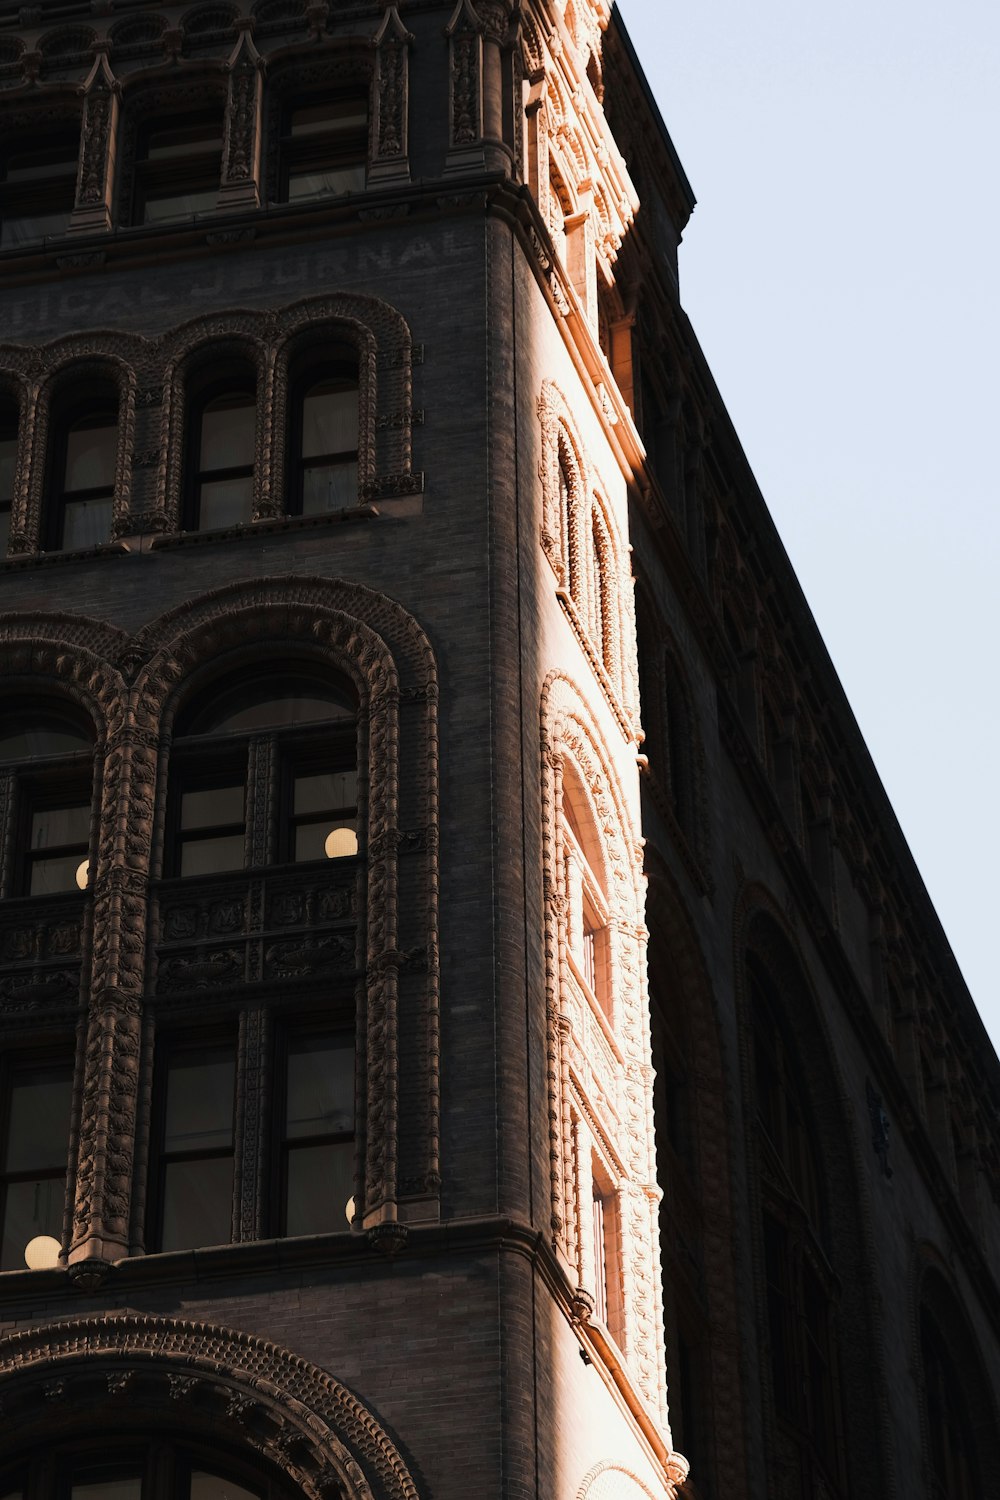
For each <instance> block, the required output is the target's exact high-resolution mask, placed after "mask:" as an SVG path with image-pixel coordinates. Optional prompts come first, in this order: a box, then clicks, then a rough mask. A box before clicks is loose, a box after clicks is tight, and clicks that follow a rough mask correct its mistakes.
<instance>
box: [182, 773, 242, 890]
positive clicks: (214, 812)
mask: <svg viewBox="0 0 1000 1500" xmlns="http://www.w3.org/2000/svg"><path fill="white" fill-rule="evenodd" d="M244 804H245V787H244V785H243V783H242V782H240V783H237V784H233V783H232V782H228V783H226V784H222V785H218V786H198V787H197V788H193V789H191V790H188V791H182V792H181V794H180V830H179V845H180V868H179V870H178V872H177V873H178V874H179V875H215V874H218V873H220V872H221V871H223V870H242V868H243V864H244V847H245V842H246V839H245V834H246V823H245V812H244Z"/></svg>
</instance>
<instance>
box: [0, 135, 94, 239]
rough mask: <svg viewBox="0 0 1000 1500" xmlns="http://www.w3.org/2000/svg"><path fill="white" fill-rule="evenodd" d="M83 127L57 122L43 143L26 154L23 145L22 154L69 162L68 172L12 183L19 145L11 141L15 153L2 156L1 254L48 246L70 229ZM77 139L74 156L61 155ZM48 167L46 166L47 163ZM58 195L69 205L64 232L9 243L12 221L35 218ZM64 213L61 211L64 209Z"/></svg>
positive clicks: (0, 194)
mask: <svg viewBox="0 0 1000 1500" xmlns="http://www.w3.org/2000/svg"><path fill="white" fill-rule="evenodd" d="M80 132H81V124H80V120H79V119H73V120H62V121H53V122H52V123H51V124H49V125H48V127H47V128H43V131H42V134H41V137H40V143H39V144H38V145H35V146H33V147H32V149H31V150H29V151H27V152H25V151H24V149H23V146H22V148H21V151H20V154H21V155H29V156H36V157H45V156H47V157H49V158H51V160H52V163H53V164H55V165H58V164H60V163H62V162H65V163H66V170H65V171H64V172H63V173H61V174H59V173H55V174H46V173H45V172H44V170H43V171H42V172H41V174H40V175H37V176H35V177H30V176H29V177H25V178H23V179H21V180H17V181H15V182H13V183H11V182H10V181H9V180H8V177H7V173H8V170H9V168H8V162H9V159H10V157H11V156H12V155H16V154H18V153H17V146H18V143H17V142H16V141H13V140H12V142H11V145H12V146H13V147H14V148H15V149H14V150H13V151H7V152H4V153H3V154H2V155H0V251H3V252H6V251H11V250H20V249H27V248H29V247H30V248H33V249H37V248H38V246H40V245H44V244H45V242H46V241H47V240H49V239H56V238H61V237H62V236H63V235H64V234H65V233H66V230H67V229H68V228H69V221H70V218H71V217H72V214H73V208H74V205H75V201H76V179H77V173H78V171H79V159H80V140H81V134H80ZM73 140H75V150H74V152H73V154H72V156H70V155H69V154H68V152H66V154H61V153H62V152H63V150H64V148H66V147H69V146H70V144H71V141H73ZM43 166H44V164H43ZM54 192H55V193H56V194H57V196H58V194H59V192H61V195H62V199H61V201H65V203H66V204H67V207H66V223H65V225H64V226H63V228H62V229H53V230H51V231H47V232H45V233H43V234H39V235H32V236H31V238H29V239H26V240H20V241H14V242H13V243H11V242H8V241H6V240H5V234H4V231H5V229H6V226H7V224H8V223H10V222H11V221H15V222H17V221H20V220H22V219H31V218H32V217H33V216H34V214H33V213H32V210H34V211H35V212H36V213H37V209H38V207H41V206H47V205H48V204H50V203H51V201H52V197H53V193H54ZM22 207H27V209H28V210H29V211H28V212H26V213H25V212H18V209H19V208H22ZM60 212H61V210H60Z"/></svg>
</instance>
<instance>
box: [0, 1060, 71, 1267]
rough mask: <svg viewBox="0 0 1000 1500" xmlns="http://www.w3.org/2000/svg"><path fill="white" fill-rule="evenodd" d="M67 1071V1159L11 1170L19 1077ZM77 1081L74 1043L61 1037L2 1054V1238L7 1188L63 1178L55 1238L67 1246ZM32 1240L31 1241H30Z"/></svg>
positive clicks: (0, 1082)
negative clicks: (56, 1163) (9, 1158)
mask: <svg viewBox="0 0 1000 1500" xmlns="http://www.w3.org/2000/svg"><path fill="white" fill-rule="evenodd" d="M57 1073H58V1074H61V1075H64V1079H65V1082H66V1084H67V1085H68V1101H67V1102H68V1105H69V1109H68V1115H69V1119H68V1122H67V1123H68V1129H67V1131H66V1159H65V1162H64V1165H63V1169H62V1171H61V1172H60V1171H59V1170H58V1168H55V1167H51V1168H50V1167H38V1168H35V1167H32V1168H27V1167H26V1168H22V1169H21V1170H19V1171H9V1170H8V1168H7V1154H8V1150H9V1147H10V1140H11V1119H10V1115H11V1101H12V1097H13V1090H14V1087H15V1085H16V1083H17V1080H18V1079H19V1078H20V1079H27V1078H30V1077H33V1076H37V1075H40V1074H48V1075H50V1077H51V1076H52V1075H55V1074H57ZM73 1085H74V1056H73V1047H72V1044H71V1043H62V1044H60V1041H59V1039H57V1038H53V1039H52V1041H51V1042H50V1044H49V1045H47V1046H46V1047H45V1048H44V1049H32V1050H30V1051H29V1050H25V1051H18V1050H13V1049H12V1050H10V1051H5V1052H3V1053H2V1054H0V1239H2V1237H3V1235H4V1234H5V1226H6V1220H7V1192H8V1189H9V1187H10V1185H11V1183H12V1182H43V1181H44V1182H49V1181H52V1182H55V1181H58V1180H59V1179H60V1178H61V1179H62V1183H63V1210H62V1222H61V1224H60V1225H59V1230H58V1234H54V1235H53V1236H52V1237H53V1239H58V1240H59V1245H60V1251H61V1252H62V1251H64V1250H65V1248H66V1241H65V1235H66V1199H67V1194H68V1192H69V1185H70V1180H71V1177H72V1173H73V1166H74V1163H73V1162H72V1161H71V1160H70V1142H71V1139H72V1133H73V1132H72V1115H73ZM28 1243H30V1241H29V1242H28ZM25 1269H27V1267H26V1266H24V1265H20V1266H7V1267H2V1268H0V1275H3V1274H5V1273H6V1271H18V1270H22V1271H23V1270H25Z"/></svg>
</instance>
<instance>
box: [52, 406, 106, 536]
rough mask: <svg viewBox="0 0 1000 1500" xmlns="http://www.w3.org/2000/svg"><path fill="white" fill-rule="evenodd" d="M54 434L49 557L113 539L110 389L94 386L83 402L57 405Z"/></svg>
mask: <svg viewBox="0 0 1000 1500" xmlns="http://www.w3.org/2000/svg"><path fill="white" fill-rule="evenodd" d="M54 430H55V442H54V444H53V450H52V482H51V485H50V490H49V505H48V516H47V525H46V527H45V530H44V538H45V545H46V547H47V548H48V549H49V550H50V551H53V552H69V551H72V550H73V549H74V548H78V547H96V546H99V545H100V543H102V542H107V541H109V540H110V538H111V516H112V510H113V506H114V498H115V472H116V469H117V464H118V393H117V391H115V390H114V389H113V388H111V387H110V386H105V387H104V389H101V384H100V383H99V382H98V383H97V389H94V390H92V392H91V394H90V395H88V396H87V397H86V398H85V399H84V400H82V401H77V402H76V403H75V404H73V405H70V404H69V403H59V404H58V405H57V406H56V409H55V413H54Z"/></svg>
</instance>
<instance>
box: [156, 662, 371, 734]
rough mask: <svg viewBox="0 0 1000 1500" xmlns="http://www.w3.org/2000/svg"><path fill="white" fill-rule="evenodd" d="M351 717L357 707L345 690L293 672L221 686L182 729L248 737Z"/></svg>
mask: <svg viewBox="0 0 1000 1500" xmlns="http://www.w3.org/2000/svg"><path fill="white" fill-rule="evenodd" d="M353 716H354V707H353V704H352V703H351V701H350V699H349V698H348V696H347V694H346V693H345V692H344V691H343V690H342V689H338V688H336V687H335V686H333V685H332V684H327V683H324V682H322V681H321V680H320V679H319V678H317V677H315V676H312V675H309V676H306V675H302V674H299V673H296V672H295V671H294V670H292V671H287V672H282V673H281V674H280V675H277V674H274V673H272V672H267V673H266V674H262V673H258V674H257V675H256V676H255V677H242V678H240V679H239V680H238V681H236V682H234V683H233V684H232V685H231V686H228V687H227V686H222V687H221V688H220V689H217V690H214V691H212V692H210V693H209V694H208V695H207V697H206V698H205V699H202V700H200V701H199V703H198V704H197V705H196V706H195V709H194V711H193V712H192V713H191V714H190V716H186V717H185V718H184V719H183V720H182V724H183V732H184V733H185V734H219V733H221V732H223V731H226V732H232V733H235V732H236V731H240V732H241V733H249V732H250V731H253V730H269V729H283V728H286V727H288V726H291V725H294V724H316V723H323V722H326V721H328V720H330V719H349V718H353Z"/></svg>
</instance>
